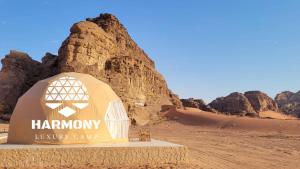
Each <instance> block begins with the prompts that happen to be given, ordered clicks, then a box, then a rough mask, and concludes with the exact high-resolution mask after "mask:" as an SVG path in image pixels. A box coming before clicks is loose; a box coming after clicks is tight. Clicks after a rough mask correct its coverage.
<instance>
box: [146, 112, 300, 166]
mask: <svg viewBox="0 0 300 169" xmlns="http://www.w3.org/2000/svg"><path fill="white" fill-rule="evenodd" d="M169 116H171V117H173V119H174V118H175V119H176V120H172V121H167V122H164V123H161V124H158V125H155V126H153V127H151V131H152V133H153V137H155V138H159V139H164V140H168V141H172V142H175V143H179V144H184V145H186V146H188V148H189V152H190V164H189V165H186V166H185V167H186V168H203V169H215V168H217V169H240V168H244V169H270V168H272V169H299V168H300V120H274V119H254V118H245V117H229V116H223V115H215V114H211V113H208V112H202V111H198V110H192V109H190V110H179V111H177V112H171V113H169ZM257 128H259V130H257ZM181 167H183V166H181Z"/></svg>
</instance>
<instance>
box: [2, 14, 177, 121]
mask: <svg viewBox="0 0 300 169" xmlns="http://www.w3.org/2000/svg"><path fill="white" fill-rule="evenodd" d="M70 32H71V33H70V35H69V36H68V37H67V38H66V40H65V41H64V42H63V43H62V45H61V47H60V49H59V51H58V55H59V56H58V57H57V56H54V55H51V54H49V53H48V54H46V56H45V57H44V58H43V59H42V61H43V62H42V63H39V62H37V61H34V60H32V59H31V58H30V57H29V56H28V55H27V54H25V53H19V52H11V54H9V55H8V56H7V57H6V58H5V59H3V61H2V62H3V68H2V70H1V73H0V79H1V81H0V100H1V103H0V114H1V113H12V110H13V108H14V106H15V104H16V101H17V99H18V97H20V96H21V95H22V94H23V93H24V92H25V91H26V90H28V89H29V88H30V87H31V86H32V85H33V84H34V83H35V82H37V81H38V80H41V79H44V78H47V77H49V76H52V75H55V74H57V73H60V72H69V71H72V72H80V73H87V74H91V75H92V76H94V77H96V78H98V79H100V80H102V81H104V82H106V83H108V84H110V85H111V87H112V88H113V89H114V91H115V92H116V93H117V95H119V96H120V98H121V99H122V100H123V102H124V104H125V106H126V109H127V111H128V113H129V117H130V118H131V119H132V120H133V121H135V122H137V123H140V124H145V123H147V122H148V121H149V120H150V119H152V118H156V116H157V114H158V112H159V111H160V110H161V107H162V105H172V104H173V105H176V106H177V107H180V106H181V102H180V100H179V98H178V97H177V95H175V94H173V93H172V92H171V91H170V90H169V89H168V87H167V83H166V81H165V79H164V78H163V76H162V75H161V74H160V73H158V72H157V71H156V69H155V65H154V62H153V61H152V60H151V59H150V58H149V57H148V55H147V54H146V53H145V52H144V51H143V50H142V49H141V48H139V47H138V45H137V44H136V43H135V42H134V41H133V40H132V39H131V37H130V36H129V34H128V33H127V31H126V29H125V28H124V26H123V25H122V24H121V23H120V22H119V21H118V19H117V18H116V17H115V16H113V15H111V14H101V15H100V16H99V17H96V18H92V19H87V20H86V21H82V22H79V23H75V24H74V25H73V26H72V27H71V29H70ZM141 117H142V118H141Z"/></svg>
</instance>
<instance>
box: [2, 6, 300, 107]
mask: <svg viewBox="0 0 300 169" xmlns="http://www.w3.org/2000/svg"><path fill="white" fill-rule="evenodd" d="M104 12H109V13H112V14H114V15H116V16H117V17H118V18H119V20H120V21H121V22H122V23H123V24H124V25H125V27H126V28H127V29H128V31H129V33H130V35H131V36H132V38H133V39H134V40H135V41H136V42H137V43H138V44H139V46H140V47H141V48H143V49H144V50H145V51H146V53H148V54H149V56H150V57H151V58H152V59H153V60H154V61H155V63H156V67H157V69H158V70H159V72H161V73H162V74H163V75H164V77H165V78H166V80H167V82H168V85H169V87H170V88H171V89H172V90H173V91H174V92H175V93H177V94H179V95H180V97H182V98H186V97H194V98H203V99H204V100H205V101H207V102H209V101H211V100H213V99H214V98H216V97H219V96H225V95H227V94H229V93H231V92H233V91H238V92H244V91H247V90H262V91H264V92H266V93H268V94H269V95H270V96H272V97H274V96H275V94H276V93H278V92H281V91H285V90H291V91H294V92H295V91H298V90H300V78H299V73H300V66H299V65H300V56H299V55H300V20H299V17H300V1H297V0H289V1H282V0H272V1H271V0H251V1H245V0H226V1H224V0H184V1H183V0H181V1H174V0H163V1H162V0H151V1H140V0H130V1H129V0H106V1H104V0H102V1H101V0H88V1H79V0H77V1H76V0H63V1H62V0H60V1H59V0H48V1H47V0H26V1H16V0H0V57H1V58H2V57H4V56H5V54H7V53H8V52H9V50H10V49H16V50H20V51H24V52H27V53H28V54H29V55H30V56H32V57H33V58H34V59H37V60H40V59H41V57H42V56H43V55H44V54H45V52H51V53H55V54H56V53H57V50H58V48H59V46H60V44H61V42H62V41H63V40H64V39H65V38H66V37H67V36H68V34H69V28H70V27H71V25H72V24H73V23H75V22H78V21H80V20H84V19H85V18H87V17H95V16H97V15H99V14H100V13H104Z"/></svg>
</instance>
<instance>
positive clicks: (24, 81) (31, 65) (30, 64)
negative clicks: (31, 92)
mask: <svg viewBox="0 0 300 169" xmlns="http://www.w3.org/2000/svg"><path fill="white" fill-rule="evenodd" d="M55 59H56V56H55V55H52V54H50V53H47V54H46V56H45V57H44V58H43V62H42V63H40V62H37V61H35V60H32V59H31V58H30V57H29V56H28V55H27V54H26V53H22V52H18V51H10V53H9V54H8V55H6V56H5V58H4V59H2V60H1V62H2V69H1V71H0V114H11V113H12V111H13V109H14V107H15V105H16V103H17V101H18V98H19V97H20V96H21V95H22V94H23V93H25V92H26V91H27V90H28V89H29V88H30V87H31V86H32V85H33V84H34V83H36V82H37V81H38V80H40V79H44V78H47V77H49V76H51V75H53V74H54V72H53V71H55V69H52V67H53V65H55ZM3 117H7V116H3Z"/></svg>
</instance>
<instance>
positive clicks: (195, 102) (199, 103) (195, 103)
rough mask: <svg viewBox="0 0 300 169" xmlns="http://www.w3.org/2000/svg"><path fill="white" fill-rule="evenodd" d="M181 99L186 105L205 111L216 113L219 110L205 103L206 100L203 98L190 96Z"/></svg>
mask: <svg viewBox="0 0 300 169" xmlns="http://www.w3.org/2000/svg"><path fill="white" fill-rule="evenodd" d="M180 100H181V102H182V105H183V106H184V107H192V108H197V109H200V110H203V111H208V112H214V113H216V112H217V111H216V110H215V109H213V108H211V107H210V106H209V105H207V104H205V102H204V101H203V100H202V99H194V98H188V99H180Z"/></svg>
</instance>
